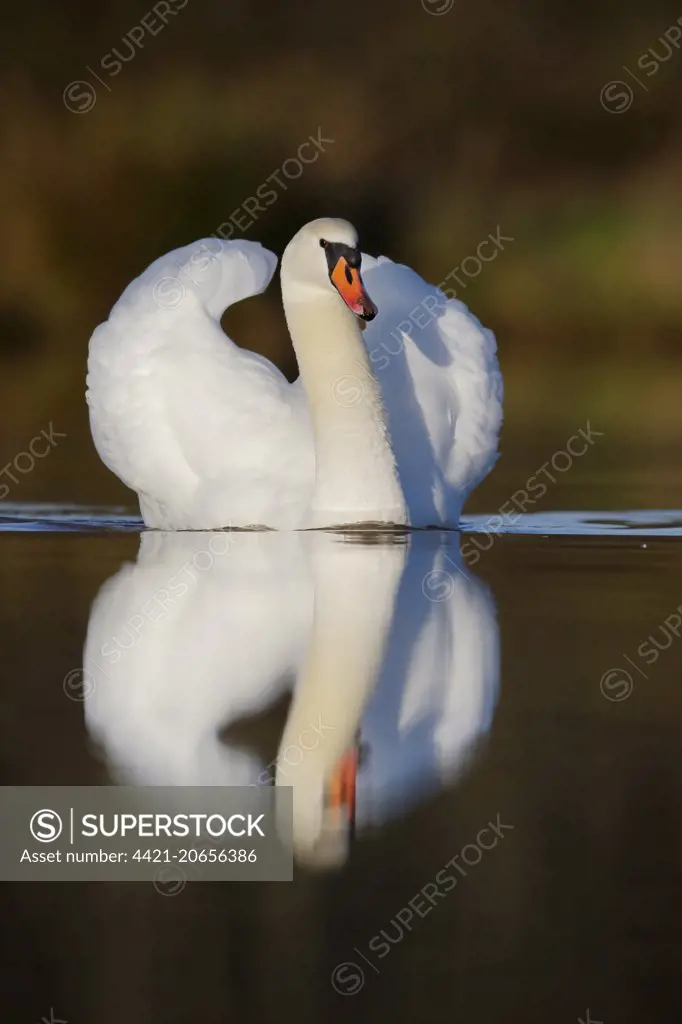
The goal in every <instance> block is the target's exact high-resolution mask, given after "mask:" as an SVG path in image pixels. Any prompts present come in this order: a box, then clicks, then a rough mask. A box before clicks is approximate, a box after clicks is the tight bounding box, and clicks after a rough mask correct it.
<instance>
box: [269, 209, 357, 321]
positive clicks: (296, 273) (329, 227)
mask: <svg viewBox="0 0 682 1024" xmlns="http://www.w3.org/2000/svg"><path fill="white" fill-rule="evenodd" d="M361 262H362V253H361V252H360V246H359V244H358V233H357V231H356V230H355V228H354V227H353V225H352V224H349V223H348V221H347V220H335V219H333V218H331V217H323V218H321V219H320V220H313V221H311V222H310V224H306V225H305V227H302V228H301V230H300V231H299V232H298V233H297V234H295V235H294V237H293V238H292V239H291V241H290V242H289V244H288V246H287V247H286V249H285V250H284V255H283V256H282V271H281V273H282V284H283V286H284V285H285V284H286V289H287V293H288V297H290V298H292V299H294V300H301V301H306V300H308V299H312V298H314V297H315V296H316V295H319V294H320V293H324V294H327V295H329V294H332V293H334V292H337V293H338V294H339V295H340V296H341V298H342V299H343V301H344V302H345V303H346V305H347V306H348V308H349V309H350V310H351V311H352V312H353V313H355V315H356V316H358V317H360V318H361V319H362V320H373V319H374V317H375V316H376V315H377V307H376V306H375V305H374V303H373V302H372V300H371V299H370V297H369V295H368V294H367V292H366V290H365V286H364V284H363V283H362V277H361V275H360V264H361Z"/></svg>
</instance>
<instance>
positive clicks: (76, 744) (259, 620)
mask: <svg viewBox="0 0 682 1024" xmlns="http://www.w3.org/2000/svg"><path fill="white" fill-rule="evenodd" d="M4 512H5V514H4V519H3V521H2V523H0V532H1V533H2V536H0V550H1V551H2V558H1V559H0V572H1V573H2V576H3V582H4V586H3V589H2V605H1V609H0V611H1V615H0V635H1V639H2V653H3V658H2V663H3V681H2V687H1V688H0V710H1V714H0V769H1V772H0V776H1V777H0V781H1V783H2V784H4V785H39V784H49V785H67V784H74V785H111V784H117V783H121V782H128V783H131V782H132V783H136V784H140V785H142V784H150V785H159V784H164V783H165V784H172V785H183V784H192V785H201V784H207V785H208V784H210V785H234V784H248V783H249V782H257V781H258V780H259V777H260V776H261V775H262V773H263V772H264V771H265V772H266V773H267V772H268V771H270V772H271V773H272V768H269V767H268V766H272V765H273V764H277V763H278V764H279V765H280V766H281V760H279V761H278V758H280V757H281V746H282V736H283V734H285V730H288V731H289V733H290V734H291V735H293V734H294V733H295V732H296V722H295V716H296V715H297V714H298V713H299V712H298V711H297V710H296V708H297V705H296V704H295V703H292V701H291V694H292V693H295V694H296V697H297V701H298V700H299V699H301V700H302V699H303V697H305V699H306V700H307V701H308V702H309V703H308V710H309V711H310V709H311V708H314V709H315V713H320V714H321V715H322V717H323V719H324V721H325V722H326V723H328V725H329V727H330V729H332V730H333V734H334V737H335V739H334V744H336V745H337V746H338V744H339V743H341V746H344V745H352V744H354V742H355V738H356V736H358V735H359V745H360V752H361V759H360V767H359V771H358V779H357V784H358V794H357V808H356V820H355V836H354V839H353V840H352V841H351V840H350V833H349V836H348V843H349V851H348V856H347V858H346V859H345V862H343V863H340V864H338V866H337V867H335V868H330V867H328V866H327V867H326V868H325V867H324V865H323V864H322V863H320V860H321V858H320V855H319V848H318V847H317V846H316V839H315V835H314V834H313V833H314V821H315V820H316V819H315V815H314V814H313V813H312V810H314V808H315V806H316V799H317V796H319V795H320V794H321V793H322V791H323V789H324V784H325V778H326V777H327V775H328V773H329V772H331V771H332V770H333V769H334V763H333V762H334V758H335V755H334V744H330V746H329V748H328V749H327V748H324V749H322V748H321V749H320V751H318V752H317V754H316V756H314V757H313V756H311V757H310V758H304V759H303V761H302V763H301V765H300V768H299V769H298V770H297V771H296V770H295V771H293V772H292V775H291V778H290V779H289V780H288V781H289V782H290V783H291V784H292V785H294V793H295V798H296V794H297V793H298V794H299V796H300V797H301V799H300V801H299V807H300V810H299V813H298V817H297V819H296V820H295V834H296V836H297V844H296V854H297V868H296V872H295V880H294V882H293V883H278V884H275V883H270V884H236V883H229V884H227V883H225V884H221V883H200V882H195V883H190V884H188V885H187V886H186V887H185V888H184V889H183V890H182V891H181V892H179V893H178V894H177V895H175V896H172V897H169V896H165V895H163V894H162V893H160V892H158V891H157V890H156V889H155V888H154V887H153V886H152V885H151V884H146V883H109V884H107V883H100V884H92V883H87V884H86V883H82V884H71V883H32V884H25V885H18V884H10V883H2V884H0V891H1V892H2V916H1V918H0V920H1V927H2V930H3V933H4V940H5V941H4V943H3V948H4V953H3V963H2V974H3V989H4V992H3V998H2V1003H3V1010H4V1012H3V1019H4V1020H8V1021H12V1022H14V1021H17V1022H20V1021H27V1022H34V1021H40V1020H41V1017H45V1018H46V1019H47V1020H50V1014H51V1013H52V1011H54V1018H53V1019H55V1020H57V1019H59V1020H63V1021H67V1022H68V1024H81V1022H82V1024H114V1022H116V1024H121V1022H125V1024H152V1022H153V1024H157V1022H161V1021H163V1022H169V1024H175V1022H178V1024H179V1022H183V1024H184V1022H194V1021H201V1022H202V1024H213V1022H216V1024H217V1022H222V1021H227V1020H236V1019H243V1020H249V1021H250V1020H254V1021H277V1022H280V1024H281V1022H286V1021H292V1022H297V1024H298V1022H303V1021H311V1022H312V1021H315V1022H318V1021H321V1020H336V1019H339V1020H345V1019H348V1018H349V1017H352V1018H353V1019H355V1020H361V1021H364V1020H367V1021H372V1022H376V1021H383V1020H396V1021H403V1020H404V1021H413V1020H422V1019H424V1020H434V1021H440V1020H443V1021H448V1022H451V1021H452V1022H456V1021H477V1022H478V1021H481V1022H486V1024H487V1022H505V1024H506V1022H517V1021H519V1022H521V1021H523V1022H540V1021H543V1022H544V1021H551V1022H562V1021H566V1022H567V1024H574V1022H577V1021H578V1020H579V1019H580V1018H582V1019H583V1020H584V1021H585V1022H587V1020H588V1019H591V1020H592V1021H602V1022H604V1024H626V1022H635V1021H637V1022H641V1021H662V1022H668V1021H670V1022H674V1021H677V1020H679V1018H680V1010H681V1009H682V999H681V997H680V984H679V977H680V967H681V966H682V913H681V911H682V906H681V903H682V901H681V894H682V824H681V819H680V812H679V806H680V796H681V793H680V790H681V788H682V787H681V775H680V768H679V765H680V755H679V750H680V732H681V726H682V700H681V699H680V687H681V685H682V684H681V673H680V664H681V658H680V655H681V654H682V642H681V641H680V640H679V638H678V635H682V612H680V611H679V610H678V609H679V608H680V606H682V541H681V536H682V513H677V512H657V511H652V512H646V513H637V514H625V513H623V514H619V513H590V514H589V515H587V514H586V515H584V516H576V515H574V514H560V513H548V514H546V515H544V516H539V515H538V516H537V517H535V516H528V517H524V518H523V519H521V520H519V522H518V523H517V524H516V525H515V527H514V528H513V529H512V530H510V531H509V532H506V533H503V534H501V535H499V536H497V535H495V534H494V533H491V532H490V530H489V529H488V528H487V526H486V523H487V520H486V518H485V517H474V518H471V519H469V520H467V522H466V523H465V531H466V532H465V535H461V536H460V535H459V534H457V533H450V534H438V533H426V534H417V535H412V536H411V537H409V538H404V537H403V538H401V537H391V536H380V537H373V538H371V539H370V542H367V543H365V542H363V541H365V540H367V539H366V538H358V537H343V536H340V535H330V534H323V533H319V534H315V535H312V534H308V535H301V534H296V535H282V534H176V535H168V534H150V533H148V534H144V535H143V536H142V542H140V536H139V532H138V531H139V523H138V521H137V520H136V519H135V518H134V517H133V516H128V517H126V516H125V515H124V514H122V513H121V512H120V511H117V510H87V509H77V508H72V509H64V508H62V509H55V508H53V509H48V508H47V507H42V508H34V509H28V508H20V507H14V508H11V507H8V506H5V510H4ZM476 539H477V540H478V541H479V544H478V546H477V547H476V548H475V549H472V548H467V550H468V551H469V554H468V555H467V554H466V552H465V545H467V544H470V543H471V542H472V540H476ZM473 550H475V552H476V557H474V555H472V554H471V552H472V551H473ZM182 583H184V584H185V587H184V588H183V587H182V586H181V584H182ZM164 594H165V595H166V596H165V597H164ZM150 602H151V603H150ZM159 606H161V607H162V608H163V611H157V612H155V613H153V610H154V609H157V608H158V607H159ZM84 648H85V660H84ZM312 651H314V656H313V654H312V653H311V652H312ZM325 716H326V717H325ZM301 721H303V719H301ZM292 730H293V733H292ZM342 741H343V742H342ZM278 750H280V753H279V754H278ZM318 755H319V756H318ZM261 781H262V780H261ZM311 822H313V824H311ZM491 824H492V826H494V829H492V830H491ZM484 829H486V830H487V831H485V832H484V831H482V830H484ZM311 830H312V831H311ZM453 858H457V859H456V860H454V861H453ZM340 859H341V860H342V861H343V860H344V858H343V856H342V857H341V858H340ZM448 861H450V862H451V863H450V865H449V866H447V862H448ZM447 879H450V881H447ZM454 883H456V884H454ZM410 901H412V904H410ZM588 1010H589V1014H590V1016H589V1017H588Z"/></svg>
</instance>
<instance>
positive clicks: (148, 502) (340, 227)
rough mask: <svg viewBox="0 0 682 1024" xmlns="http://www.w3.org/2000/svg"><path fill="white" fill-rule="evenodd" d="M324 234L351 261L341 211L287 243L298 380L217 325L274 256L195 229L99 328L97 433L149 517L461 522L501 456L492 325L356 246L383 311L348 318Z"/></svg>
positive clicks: (93, 404)
mask: <svg viewBox="0 0 682 1024" xmlns="http://www.w3.org/2000/svg"><path fill="white" fill-rule="evenodd" d="M323 238H330V239H331V240H332V241H331V246H332V247H336V248H338V249H339V250H344V251H346V252H350V253H352V252H355V253H357V261H358V262H359V260H360V253H359V250H358V249H357V236H356V234H355V231H354V229H353V228H352V226H351V225H349V224H347V223H345V222H344V221H334V220H328V221H314V222H313V223H312V224H309V225H307V226H306V227H305V228H303V229H302V230H301V231H300V232H299V233H298V235H296V236H295V238H294V239H293V240H292V242H291V243H290V244H289V246H288V247H287V249H286V251H285V253H284V256H283V258H282V270H281V281H282V297H283V302H284V309H285V314H286V317H287V323H288V326H289V331H290V334H291V338H292V342H293V344H294V348H295V351H296V355H297V359H298V363H299V369H300V374H301V375H300V378H299V379H298V380H297V381H296V382H295V383H294V384H290V383H289V382H288V381H287V380H286V379H285V377H284V376H283V375H282V373H281V372H280V371H279V370H278V369H277V368H276V367H275V366H274V365H273V364H272V363H270V362H269V361H268V360H267V359H265V358H263V357H261V356H258V355H256V354H254V353H252V352H248V351H246V350H244V349H241V348H239V347H238V346H236V345H235V344H234V343H233V342H232V341H231V340H230V339H229V338H228V337H226V335H225V334H224V332H223V330H222V328H221V326H220V317H221V315H222V313H223V312H224V310H225V309H226V308H227V307H228V306H230V305H232V304H233V303H234V302H237V301H239V300H240V299H243V298H246V297H247V296H250V295H255V294H258V293H259V292H262V291H263V290H264V289H265V288H266V287H267V285H268V283H269V281H270V279H271V277H272V275H273V273H274V270H275V267H276V263H277V261H276V257H275V256H274V255H273V254H272V253H270V252H268V251H267V250H266V249H263V248H262V247H261V246H260V245H258V244H256V243H252V242H244V241H241V242H220V241H219V240H217V239H205V240H204V241H203V242H197V243H194V244H193V245H190V246H186V247H184V248H183V249H177V250H175V251H174V252H172V253H169V254H168V255H166V256H164V257H162V258H161V259H159V260H157V261H156V262H155V263H153V264H152V265H151V266H150V267H149V268H148V269H147V270H146V271H145V272H144V273H143V274H142V275H141V276H140V277H139V278H137V279H136V280H135V281H133V282H132V283H131V284H130V285H129V286H128V288H127V289H126V290H125V291H124V293H123V295H122V296H121V298H120V299H119V301H118V302H117V303H116V305H115V306H114V308H113V309H112V311H111V315H110V317H109V319H108V320H107V321H106V322H105V323H103V324H101V325H100V326H99V327H98V328H97V329H96V330H95V332H94V334H93V336H92V338H91V341H90V354H89V360H88V395H87V397H88V404H89V406H90V421H91V427H92V433H93V438H94V441H95V445H96V447H97V450H98V452H99V454H100V456H101V457H102V459H103V461H104V462H105V463H106V465H107V466H108V467H109V468H110V469H111V470H112V471H113V472H114V473H116V475H117V476H119V477H120V479H121V480H123V482H124V483H126V484H127V485H128V486H129V487H131V488H132V489H133V490H135V491H137V493H138V495H139V499H140V507H141V510H142V515H143V517H144V520H145V523H146V524H147V525H148V526H151V527H157V528H161V529H216V528H222V527H226V526H267V527H271V528H275V529H299V528H306V527H321V526H337V525H343V524H353V523H361V522H381V523H390V524H410V525H412V526H434V525H447V526H456V525H457V522H458V519H459V515H460V512H461V508H462V505H463V502H464V500H465V498H466V496H467V495H468V494H469V493H470V491H471V490H472V489H473V488H474V487H475V486H476V485H477V484H478V483H479V482H480V481H481V480H482V479H483V477H484V476H485V475H486V474H487V473H488V472H489V470H490V468H491V467H492V465H493V464H494V462H495V460H496V457H497V438H498V433H499V427H500V423H501V417H502V410H501V402H502V382H501V377H500V373H499V368H498V364H497V358H496V347H495V340H494V337H493V335H492V333H491V332H490V331H487V330H485V329H484V328H483V327H481V325H480V324H479V322H478V321H477V320H476V319H475V317H473V316H472V315H471V314H470V313H469V312H468V310H467V309H466V307H465V306H464V305H463V304H462V303H460V302H457V301H454V300H447V299H446V298H445V297H444V296H443V295H442V293H440V292H439V291H438V289H436V288H433V287H430V286H428V285H427V284H426V283H425V282H424V281H423V280H422V279H421V278H420V277H418V275H416V274H415V273H413V272H412V271H411V270H409V269H408V268H407V267H403V266H399V265H396V264H394V263H392V262H391V261H390V260H386V259H383V258H380V259H379V260H375V259H373V258H371V257H367V256H364V255H363V256H362V271H363V277H364V281H365V284H366V287H367V290H368V292H369V294H370V295H371V296H372V299H373V300H374V301H375V302H376V304H377V305H378V308H379V315H378V317H377V318H376V319H375V320H373V322H372V323H369V324H368V325H367V326H366V329H365V331H364V332H361V331H360V329H359V324H358V319H357V317H356V315H354V312H351V309H349V308H348V306H351V308H352V309H354V310H355V312H358V309H359V307H358V306H357V304H356V305H355V306H353V305H352V303H351V299H350V298H349V297H347V296H344V297H343V299H342V297H341V295H342V289H343V288H346V287H347V286H346V285H345V284H344V283H343V280H342V282H341V287H339V284H338V283H336V284H335V278H334V277H333V276H331V270H330V273H329V274H328V266H327V262H325V260H324V255H325V254H324V253H323V252H322V250H321V248H320V242H321V240H322V239H323ZM325 244H326V243H325ZM328 259H329V257H328ZM343 266H344V267H345V264H343ZM351 266H353V264H352V262H351ZM329 268H331V262H330V263H329ZM348 273H350V272H348ZM348 280H349V281H350V276H349V277H348ZM361 286H362V282H361V281H360V279H359V277H356V281H355V283H354V285H353V286H352V287H353V288H355V287H358V288H361ZM337 289H338V290H337ZM351 290H352V289H351ZM362 294H363V296H364V298H365V299H366V298H367V295H366V293H364V291H363V293H362ZM344 300H345V301H344ZM365 312H366V310H365ZM411 313H412V318H411V319H410V314H411ZM360 315H363V312H362V309H360ZM371 315H372V314H371V313H368V314H367V316H366V317H365V318H366V319H369V318H370V316H371Z"/></svg>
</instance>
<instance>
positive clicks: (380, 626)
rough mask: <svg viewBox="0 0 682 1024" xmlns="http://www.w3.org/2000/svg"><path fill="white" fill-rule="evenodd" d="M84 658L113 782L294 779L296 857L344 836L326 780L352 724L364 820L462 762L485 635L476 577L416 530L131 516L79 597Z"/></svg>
mask: <svg viewBox="0 0 682 1024" xmlns="http://www.w3.org/2000/svg"><path fill="white" fill-rule="evenodd" d="M434 573H435V574H436V576H435V578H434ZM447 574H449V575H447ZM434 579H435V585H434V586H432V585H431V584H432V583H433V582H434ZM428 594H435V595H436V597H438V598H439V600H433V599H429V597H427V595H428ZM84 668H85V680H84V682H85V692H86V693H88V694H89V695H88V697H87V700H86V701H85V717H86V723H87V727H88V730H89V732H90V734H91V736H92V737H93V739H95V740H96V741H97V742H98V743H99V744H100V745H101V747H102V750H103V753H104V756H105V758H106V761H107V763H108V765H109V768H110V772H111V774H112V776H113V777H114V778H115V779H116V780H117V781H118V782H122V783H125V784H133V785H164V786H202V785H203V786H209V785H216V786H220V785H222V786H238V785H241V786H244V785H251V784H261V785H264V784H267V783H268V782H272V781H275V780H276V781H277V783H278V784H280V785H285V786H293V787H294V796H295V800H294V809H295V818H294V842H295V849H296V853H297V856H298V858H299V859H300V860H304V861H306V862H308V863H310V862H311V861H314V862H315V863H317V864H321V863H322V864H329V863H334V862H336V863H338V862H339V861H340V860H341V859H343V857H344V856H345V853H346V850H347V845H348V840H349V831H350V830H349V816H348V814H347V813H346V808H344V806H343V794H341V795H340V799H337V800H336V801H335V800H334V786H335V783H336V782H337V781H341V780H342V777H343V774H344V773H345V774H346V775H347V776H348V775H349V774H352V767H353V756H354V753H355V746H356V738H357V736H358V733H359V734H360V737H361V751H362V752H363V754H362V757H361V762H362V763H361V765H360V768H359V774H358V779H357V783H358V785H357V815H356V824H357V828H358V831H359V833H360V834H362V830H363V829H364V828H365V827H366V826H369V825H372V826H377V825H380V824H381V823H383V822H384V821H386V820H388V819H390V818H392V817H395V816H398V815H401V814H404V813H405V811H406V809H409V807H410V806H411V805H413V804H415V803H416V802H418V801H419V800H420V799H421V798H422V796H423V795H425V794H427V793H429V792H430V791H432V790H433V789H435V788H438V787H439V786H441V785H444V784H447V783H450V784H451V783H452V782H453V781H454V780H455V779H456V778H457V775H458V773H459V772H461V771H462V770H463V768H464V767H465V766H466V764H467V763H468V759H469V756H470V753H471V750H472V748H473V747H474V745H475V743H476V741H477V740H478V739H479V738H480V737H481V736H482V735H484V734H485V733H486V732H487V730H488V729H489V728H490V725H491V721H492V715H493V711H494V707H495V704H496V701H497V692H498V684H499V641H498V629H497V623H496V616H495V606H494V602H493V599H492V597H491V595H490V594H489V592H488V590H487V588H486V587H485V586H484V585H483V584H482V583H481V582H480V581H479V580H477V579H476V578H475V577H474V576H472V575H471V574H469V573H468V572H467V571H466V570H465V568H464V567H463V566H462V564H461V559H460V558H459V554H458V552H457V550H456V548H455V546H454V545H452V544H450V545H448V547H447V549H443V548H441V547H440V545H439V542H438V539H437V538H436V537H434V536H433V535H432V534H421V535H419V534H415V535H414V536H413V537H412V538H411V540H410V542H409V543H405V542H404V541H403V540H401V539H400V538H399V539H398V540H397V541H394V542H393V543H377V544H372V545H367V544H362V543H357V542H351V541H350V540H349V539H348V538H345V537H344V536H343V535H329V534H325V533H321V532H315V533H285V532H278V533H272V532H270V533H245V532H237V533H233V534H227V533H215V534H203V535H201V534H194V533H191V534H188V533H143V535H142V538H141V544H140V552H139V557H138V561H137V563H136V564H135V565H125V566H123V567H122V568H121V570H120V571H119V572H118V573H117V574H116V575H115V576H114V577H112V579H110V580H109V581H108V582H107V583H105V584H104V585H103V587H102V589H101V591H100V593H99V595H98V596H97V598H96V600H95V602H94V604H93V607H92V610H91V614H90V622H89V626H88V635H87V641H86V645H85V655H84ZM290 692H291V693H292V695H293V699H292V701H291V704H290V706H289V708H288V712H287V714H286V723H285V724H284V725H282V723H281V722H280V718H281V714H280V715H279V716H278V717H277V718H276V719H275V721H274V722H273V721H272V718H273V716H274V714H275V712H274V710H273V709H275V708H276V707H277V706H278V702H281V701H282V700H283V699H284V698H286V696H287V695H288V694H289V693H290ZM269 709H270V710H269Z"/></svg>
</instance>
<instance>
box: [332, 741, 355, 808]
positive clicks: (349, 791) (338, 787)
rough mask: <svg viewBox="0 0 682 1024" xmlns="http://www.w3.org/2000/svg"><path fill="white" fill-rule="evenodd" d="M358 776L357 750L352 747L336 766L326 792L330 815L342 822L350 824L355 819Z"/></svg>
mask: <svg viewBox="0 0 682 1024" xmlns="http://www.w3.org/2000/svg"><path fill="white" fill-rule="evenodd" d="M357 775H358V750H357V747H352V748H351V749H350V750H349V751H347V753H345V754H344V755H343V757H342V758H341V760H340V761H339V763H338V764H337V766H336V768H335V769H334V772H333V773H332V776H331V778H330V779H329V789H328V791H327V799H328V801H329V803H328V806H329V809H330V811H331V812H332V814H333V815H334V816H335V817H336V818H337V819H341V820H342V821H343V820H344V819H345V820H346V821H350V822H352V820H353V818H354V817H355V790H356V781H357Z"/></svg>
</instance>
